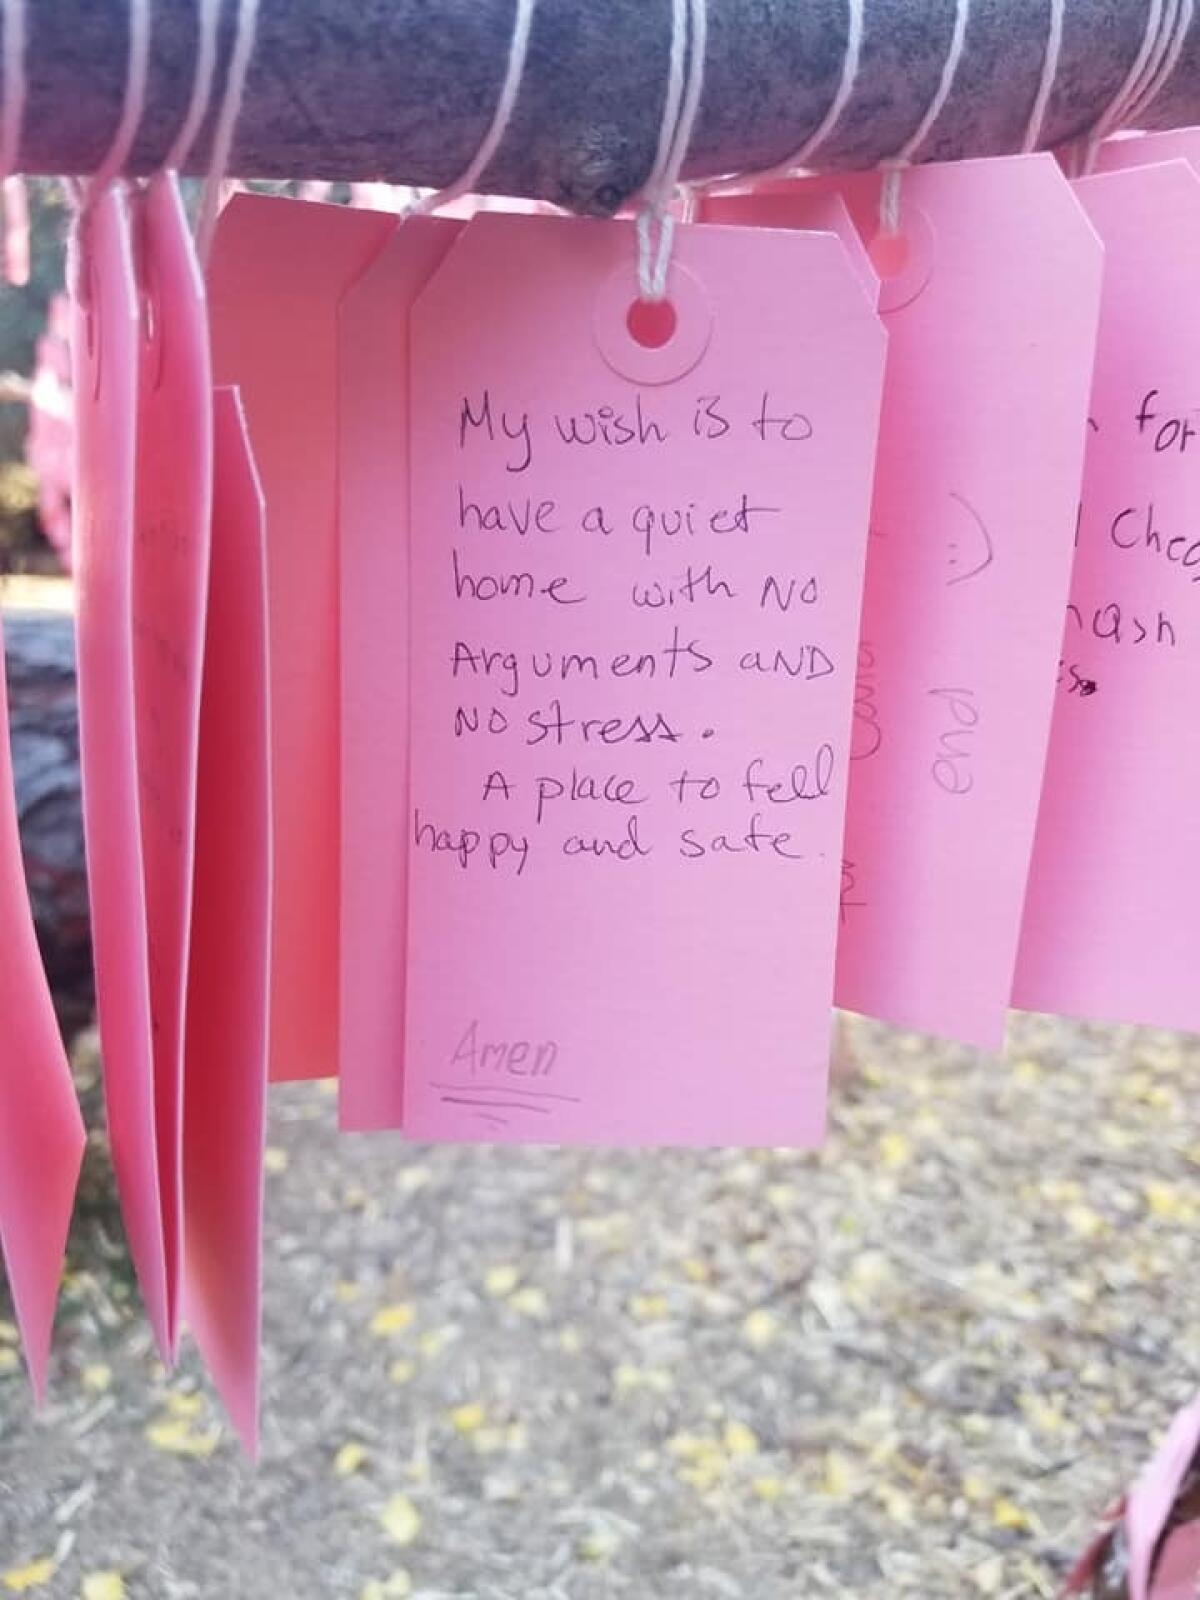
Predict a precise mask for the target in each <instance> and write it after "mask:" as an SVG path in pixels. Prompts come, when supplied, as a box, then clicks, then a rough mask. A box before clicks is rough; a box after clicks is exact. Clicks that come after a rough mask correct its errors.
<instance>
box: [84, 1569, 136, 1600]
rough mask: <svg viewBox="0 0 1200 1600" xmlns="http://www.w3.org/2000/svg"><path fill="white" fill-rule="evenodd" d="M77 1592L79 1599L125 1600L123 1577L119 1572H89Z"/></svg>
mask: <svg viewBox="0 0 1200 1600" xmlns="http://www.w3.org/2000/svg"><path fill="white" fill-rule="evenodd" d="M79 1594H80V1600H125V1579H124V1578H123V1577H122V1576H121V1574H120V1573H119V1572H89V1573H88V1574H87V1575H86V1576H85V1578H84V1580H83V1585H82V1587H81V1588H80V1591H79Z"/></svg>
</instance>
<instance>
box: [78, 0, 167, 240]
mask: <svg viewBox="0 0 1200 1600" xmlns="http://www.w3.org/2000/svg"><path fill="white" fill-rule="evenodd" d="M149 66H150V0H129V54H128V58H127V62H126V69H125V96H124V101H123V103H122V106H121V115H120V118H119V119H118V122H117V130H116V132H115V133H114V134H113V141H112V144H111V145H110V146H109V150H108V154H107V155H106V156H105V158H104V160H103V161H102V162H101V163H100V165H99V166H98V167H97V168H96V171H95V172H94V173H93V174H92V176H91V178H90V179H89V181H88V183H87V186H86V188H85V189H84V190H83V207H84V209H85V210H86V209H87V207H88V206H89V205H91V203H92V202H93V201H94V200H96V199H97V198H98V197H99V196H100V195H101V194H103V192H104V190H105V189H107V188H108V186H109V184H110V183H111V182H112V181H113V179H114V178H116V177H118V176H119V175H120V173H121V172H122V170H123V169H124V166H125V163H126V161H127V160H128V159H129V152H130V150H132V149H133V141H134V139H136V138H137V131H138V128H139V126H140V125H141V121H142V112H143V111H144V110H145V106H146V79H147V74H148V71H149Z"/></svg>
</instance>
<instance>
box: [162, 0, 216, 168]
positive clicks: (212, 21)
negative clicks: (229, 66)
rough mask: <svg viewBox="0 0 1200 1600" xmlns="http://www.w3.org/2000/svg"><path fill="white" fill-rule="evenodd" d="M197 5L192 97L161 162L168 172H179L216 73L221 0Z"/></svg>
mask: <svg viewBox="0 0 1200 1600" xmlns="http://www.w3.org/2000/svg"><path fill="white" fill-rule="evenodd" d="M198 5H199V13H198V16H197V19H196V29H197V38H196V75H195V77H194V78H193V79H192V98H191V101H190V103H189V105H188V108H187V114H186V116H185V117H184V119H183V122H182V124H181V125H180V128H179V132H178V133H177V134H176V135H175V139H174V142H173V143H172V145H171V148H170V149H169V150H168V151H167V154H166V158H165V159H164V161H163V166H164V167H165V168H166V169H167V171H168V172H180V171H182V170H183V164H184V162H185V161H186V160H187V158H188V153H189V152H190V150H191V148H192V146H193V145H194V144H195V142H196V135H197V134H198V133H199V132H200V124H201V123H202V122H203V121H204V114H205V112H206V111H207V110H208V103H209V101H210V100H211V99H212V87H213V78H214V76H215V75H216V70H217V24H218V22H219V21H220V18H221V0H198Z"/></svg>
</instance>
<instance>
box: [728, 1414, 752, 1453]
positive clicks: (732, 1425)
mask: <svg viewBox="0 0 1200 1600" xmlns="http://www.w3.org/2000/svg"><path fill="white" fill-rule="evenodd" d="M723 1437H724V1441H725V1448H726V1450H728V1451H729V1454H730V1455H731V1456H756V1455H757V1454H758V1436H757V1434H756V1433H755V1432H754V1430H753V1429H752V1428H748V1427H747V1426H746V1424H745V1423H744V1422H736V1421H734V1422H727V1423H726V1424H725V1432H724V1435H723Z"/></svg>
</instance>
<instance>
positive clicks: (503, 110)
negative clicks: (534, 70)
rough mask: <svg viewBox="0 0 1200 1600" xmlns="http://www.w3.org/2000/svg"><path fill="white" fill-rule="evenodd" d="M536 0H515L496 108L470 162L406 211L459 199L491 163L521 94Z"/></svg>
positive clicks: (428, 208) (421, 213)
mask: <svg viewBox="0 0 1200 1600" xmlns="http://www.w3.org/2000/svg"><path fill="white" fill-rule="evenodd" d="M536 5H537V0H517V9H516V12H515V14H514V16H513V31H512V40H511V42H510V43H509V47H508V66H507V67H506V69H505V72H504V82H503V84H502V85H501V88H500V98H499V99H498V100H497V102H496V109H495V111H494V113H493V114H492V120H491V123H490V125H489V127H488V130H487V132H486V133H485V134H484V136H483V142H482V144H481V145H480V146H479V149H478V150H477V151H476V152H475V155H474V157H473V159H472V160H471V163H470V165H469V166H468V167H467V168H466V170H465V171H464V172H463V173H462V174H461V176H460V177H457V178H455V180H454V182H453V183H448V184H447V185H446V187H445V188H444V189H439V190H437V191H436V193H434V194H428V195H426V196H425V198H424V199H423V200H418V201H417V203H416V204H415V205H414V206H413V207H412V208H411V211H410V213H409V214H410V215H414V216H426V215H428V214H429V212H431V211H436V210H437V209H438V208H439V206H444V205H449V203H450V202H451V201H452V200H457V199H459V197H460V196H462V195H464V194H470V193H471V192H472V191H473V190H474V188H475V186H476V184H477V183H478V182H479V180H480V178H482V177H483V174H484V173H485V172H486V171H487V169H488V167H489V166H490V165H491V162H492V158H493V156H494V155H495V154H496V151H497V150H499V148H500V146H501V144H502V143H503V140H504V135H505V134H506V133H507V132H508V125H509V123H510V122H511V121H512V116H513V112H514V111H515V110H516V106H517V101H518V99H519V98H520V94H521V83H522V80H523V79H524V77H525V61H526V58H527V56H528V55H529V36H530V34H531V33H532V31H533V13H534V9H535V7H536Z"/></svg>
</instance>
